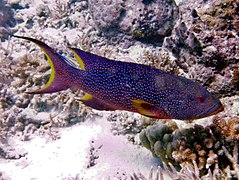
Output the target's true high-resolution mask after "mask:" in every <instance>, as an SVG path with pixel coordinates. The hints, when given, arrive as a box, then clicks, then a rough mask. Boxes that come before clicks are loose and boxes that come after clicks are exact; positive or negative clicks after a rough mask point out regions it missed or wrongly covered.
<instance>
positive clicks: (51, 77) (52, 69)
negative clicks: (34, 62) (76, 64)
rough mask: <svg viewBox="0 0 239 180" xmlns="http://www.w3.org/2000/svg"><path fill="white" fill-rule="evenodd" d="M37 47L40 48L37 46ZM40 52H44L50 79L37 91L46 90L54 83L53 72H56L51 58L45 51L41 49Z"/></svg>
mask: <svg viewBox="0 0 239 180" xmlns="http://www.w3.org/2000/svg"><path fill="white" fill-rule="evenodd" d="M39 47H40V48H41V46H39ZM41 50H42V51H43V52H44V54H45V56H46V58H47V61H48V63H49V65H50V67H51V75H50V78H49V80H48V82H47V83H46V85H45V86H44V87H43V88H42V89H39V90H43V89H46V88H48V87H49V86H50V85H51V83H52V82H53V81H54V78H55V72H56V71H55V68H54V66H53V62H52V60H51V58H50V57H49V55H48V54H47V53H46V51H45V50H44V49H43V48H41Z"/></svg>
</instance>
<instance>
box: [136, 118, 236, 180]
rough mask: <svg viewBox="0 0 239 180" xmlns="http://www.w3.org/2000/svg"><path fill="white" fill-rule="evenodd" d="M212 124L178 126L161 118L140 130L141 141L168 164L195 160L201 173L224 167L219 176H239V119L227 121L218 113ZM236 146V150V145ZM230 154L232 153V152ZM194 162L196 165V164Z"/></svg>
mask: <svg viewBox="0 0 239 180" xmlns="http://www.w3.org/2000/svg"><path fill="white" fill-rule="evenodd" d="M213 122H214V123H213V124H211V125H208V126H206V127H203V126H202V125H197V124H195V125H194V126H193V127H191V128H179V127H178V126H177V125H176V123H175V122H171V121H159V122H157V123H156V124H155V125H153V126H148V127H147V128H146V129H145V130H143V131H142V132H141V133H140V140H141V143H142V144H143V145H144V147H146V148H147V149H149V150H150V151H151V152H152V154H153V155H154V156H156V157H159V158H160V159H161V160H162V161H163V162H165V163H166V164H169V163H171V164H172V165H173V166H175V167H176V168H180V166H184V165H185V164H187V163H189V164H192V165H193V163H196V166H197V168H198V169H199V172H200V174H199V175H200V176H201V177H202V176H205V175H207V174H208V173H209V171H210V172H211V173H213V172H214V171H216V170H217V171H218V170H219V171H221V172H220V173H221V174H220V176H221V177H223V176H226V175H228V174H227V173H228V168H229V169H230V175H231V176H232V177H237V178H238V173H236V174H235V173H234V172H236V171H237V170H238V164H239V162H238V152H235V151H237V149H238V145H239V144H238V141H239V125H238V124H239V119H238V118H232V119H231V120H229V121H227V122H226V121H224V120H223V119H222V118H219V117H215V118H214V120H213ZM235 148H236V150H233V149H235ZM230 154H233V156H231V155H230ZM193 166H195V165H193Z"/></svg>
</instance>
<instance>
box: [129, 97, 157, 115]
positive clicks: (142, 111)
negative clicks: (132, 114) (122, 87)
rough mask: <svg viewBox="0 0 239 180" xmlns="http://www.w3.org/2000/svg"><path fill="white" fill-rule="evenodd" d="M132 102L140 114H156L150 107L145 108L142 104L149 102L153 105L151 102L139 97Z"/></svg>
mask: <svg viewBox="0 0 239 180" xmlns="http://www.w3.org/2000/svg"><path fill="white" fill-rule="evenodd" d="M132 104H133V106H134V107H135V109H137V111H138V112H139V113H140V114H143V115H145V116H150V117H153V116H155V114H154V113H153V112H151V111H149V110H148V109H145V108H143V106H142V104H148V105H150V106H153V105H152V104H150V103H149V102H147V101H144V100H139V99H133V100H132Z"/></svg>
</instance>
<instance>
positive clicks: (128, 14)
mask: <svg viewBox="0 0 239 180" xmlns="http://www.w3.org/2000/svg"><path fill="white" fill-rule="evenodd" d="M89 8H90V14H91V16H92V17H93V19H94V22H95V24H96V25H97V27H98V28H99V29H100V30H101V32H103V33H104V34H105V35H112V34H113V35H116V34H117V33H119V32H123V34H125V35H129V36H131V37H133V38H135V39H139V40H144V41H147V42H150V43H160V42H161V43H162V41H163V38H164V37H165V36H167V35H169V34H170V33H171V31H172V29H173V26H174V24H175V22H176V20H177V19H178V7H177V6H176V3H175V2H174V0H172V1H167V0H159V1H152V0H149V1H138V2H135V1H132V0H127V1H113V0H111V1H105V0H98V1H95V0H90V1H89Z"/></svg>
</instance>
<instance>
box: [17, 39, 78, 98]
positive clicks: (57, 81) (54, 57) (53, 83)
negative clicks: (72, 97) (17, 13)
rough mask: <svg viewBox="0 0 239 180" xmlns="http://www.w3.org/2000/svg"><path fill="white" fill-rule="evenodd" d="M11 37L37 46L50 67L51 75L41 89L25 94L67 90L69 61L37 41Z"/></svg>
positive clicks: (68, 85) (68, 84)
mask: <svg viewBox="0 0 239 180" xmlns="http://www.w3.org/2000/svg"><path fill="white" fill-rule="evenodd" d="M13 37H17V38H22V39H26V40H29V41H32V42H34V43H35V44H37V45H38V46H39V47H40V48H41V50H42V51H43V52H44V54H45V55H46V57H47V60H48V63H49V65H50V67H51V75H50V79H49V81H48V82H47V84H46V85H45V86H44V87H43V88H42V89H39V90H36V91H31V92H27V93H32V94H42V93H53V92H57V91H61V90H65V89H68V88H69V87H70V79H69V71H70V69H72V68H73V67H72V66H70V65H69V63H68V61H69V60H67V59H66V58H65V57H64V56H62V55H60V54H59V53H57V52H56V51H55V50H54V49H52V48H51V47H49V46H48V45H46V44H45V43H43V42H41V41H39V40H36V39H33V38H29V37H22V36H16V35H13Z"/></svg>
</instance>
